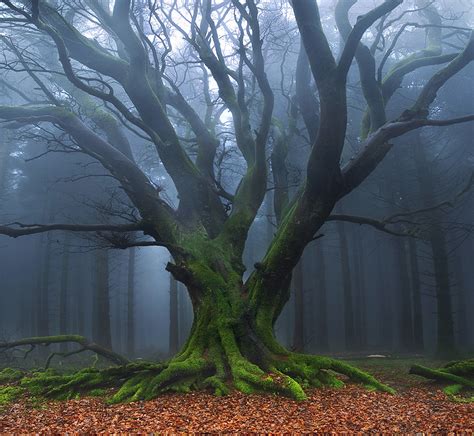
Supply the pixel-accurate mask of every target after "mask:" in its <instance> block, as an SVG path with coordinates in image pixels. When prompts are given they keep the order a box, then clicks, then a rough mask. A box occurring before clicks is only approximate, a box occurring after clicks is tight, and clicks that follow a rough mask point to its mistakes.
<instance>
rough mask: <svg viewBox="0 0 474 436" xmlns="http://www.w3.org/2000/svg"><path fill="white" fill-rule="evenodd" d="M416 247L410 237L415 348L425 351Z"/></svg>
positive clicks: (409, 250) (409, 249)
mask: <svg viewBox="0 0 474 436" xmlns="http://www.w3.org/2000/svg"><path fill="white" fill-rule="evenodd" d="M416 248H417V247H416V241H415V240H414V239H413V238H409V240H408V252H409V258H410V274H411V288H412V298H413V342H414V344H413V345H414V347H415V350H417V351H423V349H424V338H423V306H422V303H421V283H420V272H419V266H418V254H417V249H416Z"/></svg>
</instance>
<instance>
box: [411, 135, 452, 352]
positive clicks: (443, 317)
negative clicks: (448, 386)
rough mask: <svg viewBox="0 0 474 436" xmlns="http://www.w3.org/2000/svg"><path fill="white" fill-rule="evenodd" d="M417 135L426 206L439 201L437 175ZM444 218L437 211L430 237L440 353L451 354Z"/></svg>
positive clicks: (418, 158)
mask: <svg viewBox="0 0 474 436" xmlns="http://www.w3.org/2000/svg"><path fill="white" fill-rule="evenodd" d="M415 137H416V142H415V147H414V151H415V153H414V155H415V165H416V170H417V175H418V183H419V186H420V194H421V197H422V198H423V201H424V203H425V206H426V207H430V206H433V205H435V204H436V203H437V198H436V194H435V185H434V183H435V182H434V176H433V174H432V173H430V171H429V169H428V168H429V164H428V160H427V157H426V154H425V150H424V144H423V141H422V138H421V135H420V134H419V132H417V134H416V135H415ZM442 221H443V219H442V217H441V216H440V214H439V211H437V210H434V211H433V212H432V225H431V226H430V230H429V235H428V239H429V244H430V248H431V253H432V256H433V268H434V276H435V282H436V317H437V344H436V347H437V353H438V354H439V355H440V356H449V355H451V354H452V353H454V351H455V337H454V321H453V304H452V290H451V283H450V277H449V274H450V271H449V260H448V247H447V241H446V234H445V231H444V229H443V228H442V226H441V225H440V223H441V222H442Z"/></svg>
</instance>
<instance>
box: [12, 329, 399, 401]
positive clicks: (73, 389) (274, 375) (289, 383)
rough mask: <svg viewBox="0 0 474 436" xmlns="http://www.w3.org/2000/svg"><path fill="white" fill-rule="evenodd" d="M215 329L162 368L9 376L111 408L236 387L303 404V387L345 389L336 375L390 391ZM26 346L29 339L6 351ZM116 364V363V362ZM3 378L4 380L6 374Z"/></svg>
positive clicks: (348, 371) (348, 370) (327, 363)
mask: <svg viewBox="0 0 474 436" xmlns="http://www.w3.org/2000/svg"><path fill="white" fill-rule="evenodd" d="M216 330H217V331H218V332H219V334H218V335H215V336H211V337H209V336H205V335H192V336H191V338H190V340H189V341H188V343H187V345H186V346H185V348H184V349H183V350H182V351H181V352H180V353H179V354H178V355H177V356H175V357H174V358H172V359H170V360H169V361H168V362H165V363H162V364H156V363H149V362H135V363H127V364H120V365H119V366H114V367H110V368H106V369H96V368H86V369H83V370H81V371H78V372H75V373H72V374H59V373H58V372H56V371H54V370H52V369H46V370H44V371H37V372H33V373H24V374H21V375H18V374H17V373H14V374H13V373H12V374H13V376H14V382H15V383H16V385H17V386H20V387H21V388H22V389H24V390H25V391H28V392H29V393H30V394H32V395H34V396H39V397H47V398H53V399H61V400H64V399H71V398H76V397H78V396H81V395H91V394H92V395H105V394H107V395H108V401H110V402H112V403H118V402H125V401H137V400H149V399H152V398H155V397H157V396H158V395H159V394H161V393H163V392H167V391H173V392H189V391H191V390H197V389H205V388H212V389H213V390H214V393H215V394H216V395H225V394H227V393H228V392H229V391H230V390H231V389H232V388H236V389H237V390H239V391H241V392H244V393H249V394H250V393H256V392H266V393H278V394H281V395H285V396H288V397H290V398H293V399H295V400H304V399H306V398H307V397H306V394H305V391H304V389H306V388H308V387H321V386H331V387H342V386H344V383H343V381H341V380H340V379H338V378H337V377H336V373H338V374H341V375H344V376H346V377H348V378H349V379H350V380H352V381H355V382H358V383H362V384H363V385H365V386H366V387H368V388H370V389H376V390H380V391H383V392H389V393H393V392H394V391H393V389H391V388H390V387H388V386H386V385H384V384H382V383H380V382H379V381H378V380H376V379H375V378H374V377H372V376H371V375H370V374H367V373H365V372H363V371H360V370H359V369H357V368H354V367H352V366H350V365H348V364H346V363H344V362H340V361H338V360H335V359H331V358H328V357H319V356H309V355H304V354H296V353H290V352H286V351H284V349H282V348H280V350H281V349H282V350H283V352H279V353H275V352H272V351H270V350H271V348H269V347H265V346H264V345H262V344H259V345H257V341H256V339H254V338H251V337H246V338H243V339H241V340H243V341H244V342H243V343H242V342H237V340H236V336H235V335H234V333H233V331H232V329H231V328H229V325H227V324H226V323H222V324H220V325H219V326H218V327H217V329H216ZM72 338H74V339H77V338H80V341H81V342H79V341H78V340H73V341H74V342H77V343H80V344H81V346H82V347H85V346H87V347H88V348H89V349H92V348H91V345H90V343H88V342H87V341H85V340H83V338H82V337H76V336H74V337H72ZM35 339H36V341H34V342H33V343H35V344H37V343H57V342H58V337H56V338H54V339H52V340H50V341H46V338H35ZM66 339H67V340H68V341H70V340H71V336H67V337H61V340H60V341H59V342H64V341H65V340H66ZM257 339H258V338H257ZM245 341H246V342H245ZM31 343H32V340H31V339H29V340H23V341H19V342H16V343H14V344H15V345H11V344H10V345H8V346H17V345H18V344H21V345H25V344H31ZM93 346H94V347H95V344H93ZM241 350H244V351H245V355H244V354H243V353H242V351H241ZM50 359H51V357H50ZM50 359H49V360H50ZM117 361H119V362H121V359H119V360H117ZM5 375H6V376H7V375H8V376H9V375H10V372H8V374H7V373H5ZM113 389H115V390H113Z"/></svg>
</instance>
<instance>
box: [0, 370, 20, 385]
mask: <svg viewBox="0 0 474 436" xmlns="http://www.w3.org/2000/svg"><path fill="white" fill-rule="evenodd" d="M24 375H25V373H24V372H23V371H21V370H19V369H14V368H5V369H2V370H1V371H0V384H6V383H13V382H16V381H18V380H20V379H21V378H22V377H23V376H24Z"/></svg>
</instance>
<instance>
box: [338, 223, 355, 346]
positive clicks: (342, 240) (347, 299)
mask: <svg viewBox="0 0 474 436" xmlns="http://www.w3.org/2000/svg"><path fill="white" fill-rule="evenodd" d="M336 228H337V233H338V235H339V255H340V258H341V273H342V287H343V293H344V297H343V298H344V333H345V334H344V336H345V341H346V350H352V349H353V348H354V345H355V334H354V303H353V298H352V283H351V268H350V264H349V246H348V243H347V234H346V228H345V226H344V223H342V222H338V223H337V225H336Z"/></svg>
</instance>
